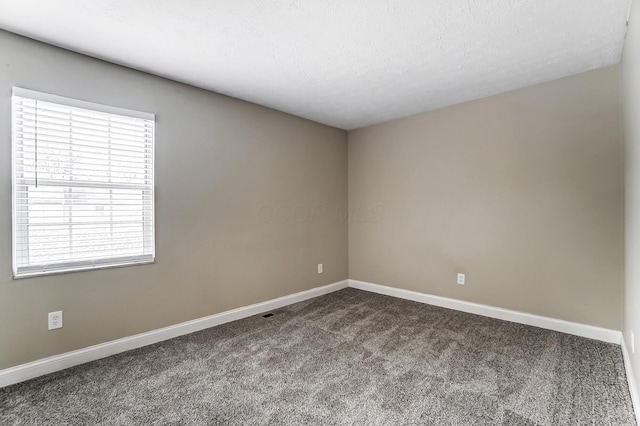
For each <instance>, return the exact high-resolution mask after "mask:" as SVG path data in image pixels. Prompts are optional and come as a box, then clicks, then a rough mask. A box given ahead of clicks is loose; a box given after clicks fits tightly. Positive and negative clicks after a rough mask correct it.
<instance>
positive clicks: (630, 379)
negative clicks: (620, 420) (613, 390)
mask: <svg viewBox="0 0 640 426" xmlns="http://www.w3.org/2000/svg"><path fill="white" fill-rule="evenodd" d="M621 344H622V357H623V358H624V370H625V371H626V373H627V383H628V384H629V393H630V394H631V402H632V403H633V410H634V412H635V413H636V421H640V394H638V386H637V384H636V379H635V376H634V375H633V369H632V368H631V354H629V348H628V347H627V343H626V342H625V340H624V335H623V336H622V339H621Z"/></svg>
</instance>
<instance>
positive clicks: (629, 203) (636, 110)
mask: <svg viewBox="0 0 640 426" xmlns="http://www.w3.org/2000/svg"><path fill="white" fill-rule="evenodd" d="M622 66H623V75H624V78H623V85H624V118H625V119H624V123H625V126H624V127H625V160H626V164H625V171H626V179H625V188H626V191H625V230H626V239H625V260H626V261H625V272H626V274H625V306H624V312H625V318H624V339H625V343H626V346H627V348H628V349H629V355H630V361H631V370H632V371H633V374H634V378H635V383H636V384H640V343H639V342H638V339H640V335H639V333H640V261H639V259H640V5H638V2H635V3H634V5H633V8H632V11H631V19H630V21H629V32H628V33H627V40H626V43H625V49H624V54H623V58H622ZM632 333H634V335H635V339H633V340H635V342H632V338H631V334H632ZM632 343H635V351H634V348H633V345H632ZM638 410H640V407H637V408H636V411H638ZM639 420H640V419H639Z"/></svg>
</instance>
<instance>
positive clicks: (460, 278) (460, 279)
mask: <svg viewBox="0 0 640 426" xmlns="http://www.w3.org/2000/svg"><path fill="white" fill-rule="evenodd" d="M457 283H458V284H460V285H464V274H461V273H459V272H458V281H457Z"/></svg>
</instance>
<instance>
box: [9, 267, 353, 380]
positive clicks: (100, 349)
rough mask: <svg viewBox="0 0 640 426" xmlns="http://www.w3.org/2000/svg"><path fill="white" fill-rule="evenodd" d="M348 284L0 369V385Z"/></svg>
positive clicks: (225, 321) (190, 331) (334, 285)
mask: <svg viewBox="0 0 640 426" xmlns="http://www.w3.org/2000/svg"><path fill="white" fill-rule="evenodd" d="M346 287H348V280H344V281H340V282H337V283H333V284H329V285H325V286H322V287H316V288H313V289H311V290H307V291H302V292H300V293H295V294H291V295H289V296H284V297H279V298H277V299H272V300H268V301H266V302H262V303H256V304H254V305H249V306H244V307H242V308H237V309H232V310H230V311H226V312H221V313H219V314H215V315H210V316H208V317H204V318H198V319H195V320H191V321H187V322H183V323H180V324H176V325H171V326H169V327H164V328H159V329H157V330H152V331H148V332H146V333H140V334H136V335H134V336H129V337H124V338H122V339H117V340H112V341H110V342H105V343H101V344H99V345H94V346H89V347H87V348H83V349H78V350H76V351H72V352H66V353H63V354H60V355H55V356H51V357H48V358H43V359H40V360H37V361H33V362H29V363H26V364H21V365H17V366H15V367H11V368H7V369H4V370H0V388H2V387H4V386H8V385H12V384H14V383H19V382H23V381H25V380H29V379H33V378H34V377H38V376H42V375H44V374H48V373H53V372H54V371H59V370H64V369H65V368H69V367H73V366H75V365H79V364H84V363H85V362H89V361H95V360H97V359H101V358H105V357H108V356H111V355H115V354H118V353H121V352H125V351H128V350H131V349H136V348H140V347H142V346H147V345H151V344H153V343H158V342H161V341H163V340H168V339H172V338H174V337H178V336H182V335H185V334H189V333H193V332H195V331H200V330H204V329H205V328H209V327H214V326H216V325H220V324H224V323H227V322H231V321H235V320H239V319H242V318H247V317H250V316H253V315H257V314H261V313H264V312H267V311H271V310H274V309H278V308H282V307H283V306H287V305H291V304H293V303H297V302H302V301H303V300H307V299H311V298H314V297H318V296H322V295H323V294H328V293H332V292H334V291H338V290H341V289H343V288H346Z"/></svg>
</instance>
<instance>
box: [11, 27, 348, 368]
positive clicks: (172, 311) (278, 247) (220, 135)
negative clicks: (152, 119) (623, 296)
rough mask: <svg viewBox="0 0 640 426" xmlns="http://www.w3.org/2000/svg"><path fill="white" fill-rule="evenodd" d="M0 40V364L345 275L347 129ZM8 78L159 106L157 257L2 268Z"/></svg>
mask: <svg viewBox="0 0 640 426" xmlns="http://www.w3.org/2000/svg"><path fill="white" fill-rule="evenodd" d="M0 52H2V55H1V57H0V369H2V368H7V367H10V366H13V365H16V364H20V363H24V362H28V361H32V360H35V359H38V358H42V357H46V356H49V355H54V354H59V353H62V352H66V351H69V350H73V349H77V348H81V347H85V346H88V345H92V344H96V343H100V342H104V341H108V340H112V339H116V338H120V337H124V336H129V335H132V334H135V333H140V332H144V331H147V330H151V329H156V328H159V327H163V326H167V325H170V324H176V323H179V322H182V321H186V320H190V319H194V318H198V317H202V316H206V315H210V314H214V313H217V312H221V311H225V310H228V309H232V308H236V307H239V306H245V305H249V304H252V303H256V302H260V301H264V300H268V299H271V298H275V297H279V296H283V295H287V294H291V293H295V292H298V291H302V290H307V289H309V288H313V287H317V286H320V285H324V284H329V283H333V282H336V281H340V280H343V279H346V278H347V221H346V219H344V218H345V214H346V213H345V212H346V209H347V182H346V179H347V169H346V166H347V142H346V132H344V131H341V130H337V129H334V128H330V127H326V126H323V125H320V124H315V123H312V122H310V121H306V120H303V119H300V118H296V117H293V116H290V115H287V114H283V113H279V112H276V111H273V110H269V109H267V108H262V107H259V106H256V105H253V104H249V103H246V102H242V101H239V100H234V99H231V98H228V97H224V96H219V95H215V94H212V93H209V92H206V91H204V90H199V89H195V88H192V87H189V86H186V85H182V84H178V83H175V82H171V81H169V80H165V79H162V78H158V77H153V76H150V75H147V74H144V73H141V72H137V71H133V70H130V69H127V68H123V67H118V66H115V65H111V64H108V63H105V62H102V61H98V60H95V59H91V58H88V57H85V56H82V55H78V54H74V53H71V52H68V51H65V50H61V49H58V48H54V47H51V46H47V45H45V44H41V43H37V42H34V41H30V40H28V39H24V38H21V37H18V36H15V35H12V34H9V33H6V32H1V31H0ZM14 85H16V86H20V87H24V88H28V89H33V90H39V91H44V92H49V93H53V94H57V95H61V96H68V97H74V98H78V99H82V100H87V101H92V102H98V103H104V104H108V105H114V106H119V107H124V108H130V109H136V110H141V111H148V112H153V113H155V114H156V115H157V127H156V130H157V136H156V197H157V200H156V221H157V249H156V252H157V264H155V265H149V266H134V267H125V268H119V269H109V270H101V271H93V272H80V273H73V274H64V275H56V276H48V277H41V278H33V279H22V280H15V281H14V280H12V278H11V180H10V177H11V172H10V170H11V160H10V159H11V141H10V95H11V87H12V86H14ZM317 263H324V273H323V274H322V275H318V274H317V271H316V264H317ZM54 310H63V311H64V328H62V329H60V330H55V331H47V312H50V311H54Z"/></svg>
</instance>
